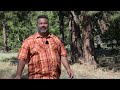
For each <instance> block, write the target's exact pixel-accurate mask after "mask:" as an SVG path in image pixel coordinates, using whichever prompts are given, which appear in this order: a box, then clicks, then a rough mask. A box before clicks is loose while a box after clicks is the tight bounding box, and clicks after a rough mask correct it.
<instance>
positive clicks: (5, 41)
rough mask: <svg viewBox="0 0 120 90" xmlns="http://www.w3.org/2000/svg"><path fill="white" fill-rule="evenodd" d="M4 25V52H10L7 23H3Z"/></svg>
mask: <svg viewBox="0 0 120 90" xmlns="http://www.w3.org/2000/svg"><path fill="white" fill-rule="evenodd" d="M2 25H3V39H4V52H8V47H7V35H6V28H5V27H6V25H5V22H2Z"/></svg>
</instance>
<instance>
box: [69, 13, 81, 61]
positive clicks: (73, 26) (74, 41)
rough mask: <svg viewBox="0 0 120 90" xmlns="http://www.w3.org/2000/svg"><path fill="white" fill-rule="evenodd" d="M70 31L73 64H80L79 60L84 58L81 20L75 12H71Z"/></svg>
mask: <svg viewBox="0 0 120 90" xmlns="http://www.w3.org/2000/svg"><path fill="white" fill-rule="evenodd" d="M69 29H70V36H71V44H70V47H71V53H70V54H71V60H72V63H75V62H78V61H79V58H81V57H82V45H81V36H80V27H79V19H78V18H77V15H76V14H75V12H72V11H71V15H70V21H69Z"/></svg>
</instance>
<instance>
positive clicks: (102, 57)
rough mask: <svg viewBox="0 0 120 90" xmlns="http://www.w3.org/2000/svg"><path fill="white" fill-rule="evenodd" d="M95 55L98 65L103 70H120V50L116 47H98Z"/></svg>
mask: <svg viewBox="0 0 120 90" xmlns="http://www.w3.org/2000/svg"><path fill="white" fill-rule="evenodd" d="M95 56H96V60H97V63H98V67H103V68H104V69H103V70H113V71H115V72H116V71H120V52H119V50H116V49H96V50H95Z"/></svg>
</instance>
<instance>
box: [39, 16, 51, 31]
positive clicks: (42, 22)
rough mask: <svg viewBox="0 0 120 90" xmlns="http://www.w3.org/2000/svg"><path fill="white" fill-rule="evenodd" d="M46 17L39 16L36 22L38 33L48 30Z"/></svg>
mask: <svg viewBox="0 0 120 90" xmlns="http://www.w3.org/2000/svg"><path fill="white" fill-rule="evenodd" d="M48 26H49V24H48V19H46V18H39V19H38V22H37V27H38V31H39V32H40V33H46V32H48Z"/></svg>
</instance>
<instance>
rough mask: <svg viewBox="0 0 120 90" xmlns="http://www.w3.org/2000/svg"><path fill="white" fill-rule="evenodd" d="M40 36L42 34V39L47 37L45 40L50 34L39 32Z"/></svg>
mask: <svg viewBox="0 0 120 90" xmlns="http://www.w3.org/2000/svg"><path fill="white" fill-rule="evenodd" d="M39 34H40V35H41V36H42V37H45V38H46V37H47V36H48V35H49V32H46V33H40V32H39Z"/></svg>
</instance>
